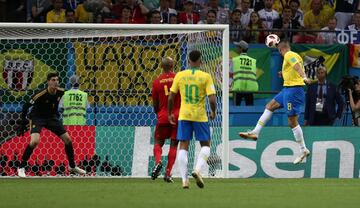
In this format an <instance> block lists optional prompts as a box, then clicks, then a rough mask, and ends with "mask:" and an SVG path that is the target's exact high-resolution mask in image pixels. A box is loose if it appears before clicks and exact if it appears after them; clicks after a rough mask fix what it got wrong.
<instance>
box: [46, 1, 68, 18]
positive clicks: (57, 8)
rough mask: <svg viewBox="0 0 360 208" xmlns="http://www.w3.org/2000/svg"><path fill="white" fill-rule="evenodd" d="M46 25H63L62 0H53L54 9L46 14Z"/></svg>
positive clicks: (63, 10) (63, 11)
mask: <svg viewBox="0 0 360 208" xmlns="http://www.w3.org/2000/svg"><path fill="white" fill-rule="evenodd" d="M46 22H47V23H65V9H63V2H62V0H54V9H53V10H51V11H49V12H48V13H47V14H46Z"/></svg>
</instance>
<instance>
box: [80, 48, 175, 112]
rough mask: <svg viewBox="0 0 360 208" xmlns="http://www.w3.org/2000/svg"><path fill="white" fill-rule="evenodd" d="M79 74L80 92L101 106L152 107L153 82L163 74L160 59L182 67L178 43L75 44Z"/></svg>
mask: <svg viewBox="0 0 360 208" xmlns="http://www.w3.org/2000/svg"><path fill="white" fill-rule="evenodd" d="M74 48H75V65H76V74H77V75H79V76H80V77H81V80H82V81H81V85H80V89H82V90H85V91H87V92H88V93H89V101H90V102H91V103H96V104H99V105H150V104H151V88H152V82H153V80H154V79H156V78H157V77H158V75H160V74H161V72H162V69H161V59H162V58H163V57H166V56H169V57H171V58H173V59H174V60H175V63H176V66H175V69H174V71H179V70H180V66H181V57H180V54H182V53H181V52H180V50H181V47H180V44H179V43H170V44H157V45H155V44H151V45H142V44H140V43H134V42H122V43H114V42H108V43H107V42H101V43H99V42H88V43H84V42H82V43H80V42H79V43H75V44H74Z"/></svg>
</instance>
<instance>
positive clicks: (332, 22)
mask: <svg viewBox="0 0 360 208" xmlns="http://www.w3.org/2000/svg"><path fill="white" fill-rule="evenodd" d="M336 25H337V19H336V17H331V18H330V19H329V22H328V26H326V27H323V28H321V30H325V31H329V32H322V33H319V35H318V37H317V41H316V42H317V43H322V44H334V43H337V38H336V34H337V31H340V29H339V28H337V27H336Z"/></svg>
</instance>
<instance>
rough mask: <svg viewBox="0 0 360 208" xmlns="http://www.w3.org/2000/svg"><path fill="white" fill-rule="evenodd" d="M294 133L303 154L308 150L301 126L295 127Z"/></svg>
mask: <svg viewBox="0 0 360 208" xmlns="http://www.w3.org/2000/svg"><path fill="white" fill-rule="evenodd" d="M292 131H293V133H294V137H295V141H296V142H297V143H299V145H300V152H303V151H304V150H305V149H306V146H305V141H304V134H303V131H302V129H301V127H300V125H297V126H295V127H294V128H292Z"/></svg>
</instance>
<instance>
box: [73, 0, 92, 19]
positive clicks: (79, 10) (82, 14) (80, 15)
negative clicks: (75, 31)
mask: <svg viewBox="0 0 360 208" xmlns="http://www.w3.org/2000/svg"><path fill="white" fill-rule="evenodd" d="M85 1H86V0H85ZM75 21H76V22H79V23H93V22H94V14H93V13H92V12H91V11H89V10H88V8H86V7H85V6H84V3H82V4H79V5H78V6H77V7H76V9H75Z"/></svg>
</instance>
